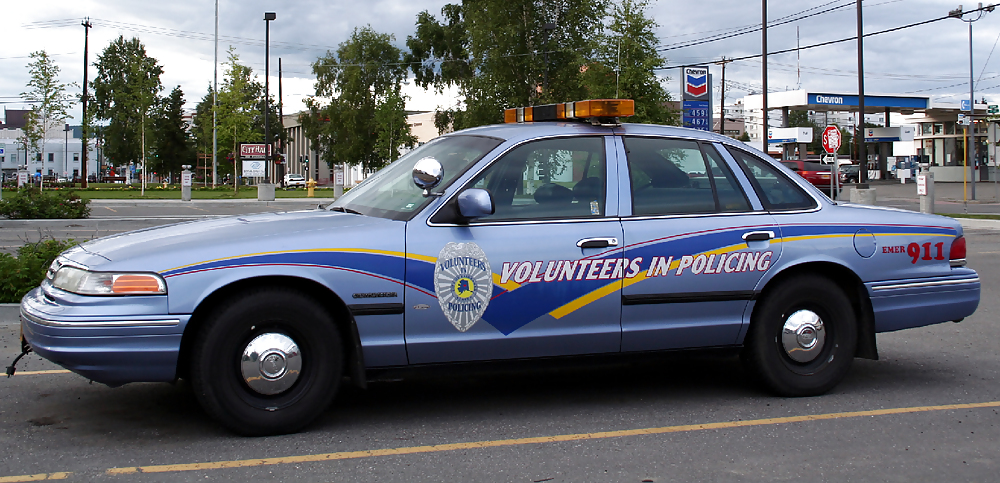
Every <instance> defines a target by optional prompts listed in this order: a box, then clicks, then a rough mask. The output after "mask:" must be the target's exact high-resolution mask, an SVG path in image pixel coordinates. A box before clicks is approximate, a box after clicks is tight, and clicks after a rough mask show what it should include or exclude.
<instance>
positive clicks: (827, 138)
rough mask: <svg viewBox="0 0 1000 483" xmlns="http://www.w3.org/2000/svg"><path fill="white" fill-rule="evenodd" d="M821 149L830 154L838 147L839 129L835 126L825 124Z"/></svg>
mask: <svg viewBox="0 0 1000 483" xmlns="http://www.w3.org/2000/svg"><path fill="white" fill-rule="evenodd" d="M823 149H824V150H825V151H826V152H828V153H830V154H833V153H835V152H837V150H838V149H840V129H837V126H827V127H826V129H824V130H823Z"/></svg>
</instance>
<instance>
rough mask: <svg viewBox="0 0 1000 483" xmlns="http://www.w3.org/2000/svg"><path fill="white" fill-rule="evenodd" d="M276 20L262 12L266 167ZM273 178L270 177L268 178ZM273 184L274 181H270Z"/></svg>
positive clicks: (271, 162) (269, 155)
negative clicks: (273, 33)
mask: <svg viewBox="0 0 1000 483" xmlns="http://www.w3.org/2000/svg"><path fill="white" fill-rule="evenodd" d="M275 18H277V15H276V14H275V13H274V12H264V26H265V27H264V145H265V148H264V149H265V150H266V153H267V160H268V161H269V164H268V166H269V167H270V166H271V165H273V160H272V159H271V123H270V120H269V119H268V111H270V109H269V107H270V106H268V104H269V102H268V101H270V98H271V94H270V89H271V82H270V78H271V21H272V20H274V19H275ZM269 177H271V178H273V177H272V176H269ZM271 182H272V183H273V182H274V179H271Z"/></svg>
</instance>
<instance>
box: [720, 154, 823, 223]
mask: <svg viewBox="0 0 1000 483" xmlns="http://www.w3.org/2000/svg"><path fill="white" fill-rule="evenodd" d="M727 149H728V150H729V152H730V154H732V155H733V157H734V158H736V163H737V164H739V166H740V167H741V168H742V169H743V171H744V172H745V173H746V175H747V177H748V178H750V183H751V184H752V185H753V187H754V190H755V191H757V196H758V197H759V198H760V201H761V203H763V204H764V208H766V209H767V210H769V211H787V210H805V209H810V208H815V207H816V200H814V199H813V198H812V197H811V196H809V195H808V194H806V192H805V191H803V190H802V188H799V187H798V185H796V184H795V183H793V182H792V180H790V179H788V178H786V177H785V175H783V174H781V173H780V172H778V170H777V169H776V168H775V167H774V166H771V164H770V163H768V162H767V161H764V160H763V159H760V158H758V157H756V156H753V155H751V154H749V153H747V152H745V151H741V150H739V149H736V148H733V147H731V146H727Z"/></svg>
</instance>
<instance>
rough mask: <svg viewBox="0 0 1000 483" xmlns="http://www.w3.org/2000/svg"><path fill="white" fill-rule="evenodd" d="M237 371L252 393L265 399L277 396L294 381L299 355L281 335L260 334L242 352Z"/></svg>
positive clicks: (293, 344)
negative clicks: (261, 395) (262, 395)
mask: <svg viewBox="0 0 1000 483" xmlns="http://www.w3.org/2000/svg"><path fill="white" fill-rule="evenodd" d="M240 371H241V372H242V373H243V380H244V381H246V383H247V385H248V386H250V389H253V390H254V391H255V392H258V393H260V394H264V395H268V396H270V395H274V394H280V393H282V392H284V391H286V390H288V388H290V387H292V385H293V384H295V381H296V380H298V378H299V374H301V372H302V354H300V353H299V346H298V344H296V343H295V341H294V340H292V338H291V337H288V336H287V335H285V334H278V333H273V332H269V333H266V334H261V335H258V336H257V337H254V339H253V340H252V341H250V343H249V344H247V346H246V348H244V349H243V355H242V356H241V357H240Z"/></svg>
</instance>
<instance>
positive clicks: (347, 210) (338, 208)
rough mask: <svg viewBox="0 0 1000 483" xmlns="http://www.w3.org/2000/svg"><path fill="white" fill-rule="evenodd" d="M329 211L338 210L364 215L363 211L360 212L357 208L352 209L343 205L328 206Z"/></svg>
mask: <svg viewBox="0 0 1000 483" xmlns="http://www.w3.org/2000/svg"><path fill="white" fill-rule="evenodd" d="M330 211H339V212H341V213H351V214H354V215H362V216H363V215H364V213H362V212H360V211H358V210H352V209H350V208H345V207H343V206H334V207H332V208H330Z"/></svg>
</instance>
